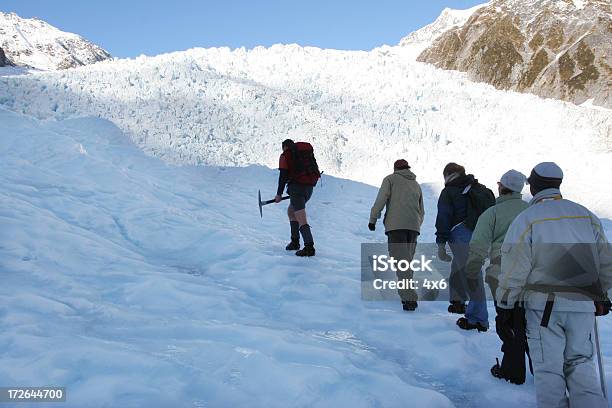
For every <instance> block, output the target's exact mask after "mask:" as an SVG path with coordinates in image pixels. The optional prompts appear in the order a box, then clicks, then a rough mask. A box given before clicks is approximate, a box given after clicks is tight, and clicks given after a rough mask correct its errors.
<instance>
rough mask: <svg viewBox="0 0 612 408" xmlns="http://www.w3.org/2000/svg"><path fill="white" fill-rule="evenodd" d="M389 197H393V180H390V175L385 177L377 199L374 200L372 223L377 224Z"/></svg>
mask: <svg viewBox="0 0 612 408" xmlns="http://www.w3.org/2000/svg"><path fill="white" fill-rule="evenodd" d="M389 197H391V181H389V177H385V179H384V180H383V182H382V184H381V186H380V189H379V190H378V195H377V196H376V201H374V205H373V206H372V209H371V210H370V224H376V220H378V219H379V218H380V214H381V213H382V210H383V208H385V206H386V205H387V201H388V200H389Z"/></svg>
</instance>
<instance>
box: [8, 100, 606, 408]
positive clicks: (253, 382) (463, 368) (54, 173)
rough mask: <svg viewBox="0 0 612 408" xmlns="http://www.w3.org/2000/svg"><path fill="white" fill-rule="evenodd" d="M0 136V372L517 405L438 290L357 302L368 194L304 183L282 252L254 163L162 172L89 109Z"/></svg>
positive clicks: (219, 397)
mask: <svg viewBox="0 0 612 408" xmlns="http://www.w3.org/2000/svg"><path fill="white" fill-rule="evenodd" d="M0 134H1V135H2V138H0V202H1V203H2V205H1V206H0V223H1V224H2V229H0V255H1V256H0V278H1V279H2V282H3V284H2V285H1V286H0V345H1V346H2V350H3V351H2V354H0V383H2V384H5V385H9V386H10V385H18V384H60V385H65V386H66V387H67V390H68V396H69V399H68V403H67V404H66V406H67V407H89V406H92V407H93V406H95V407H99V406H112V407H116V406H121V407H142V406H147V407H169V406H173V407H208V406H215V407H216V406H244V405H251V404H253V403H254V401H256V405H257V406H268V407H287V406H330V407H331V406H335V407H371V406H385V407H400V406H406V403H407V401H410V404H411V405H412V406H428V407H446V406H451V404H453V405H455V406H459V407H461V406H466V407H467V406H469V407H490V406H493V405H495V406H496V407H500V408H501V407H516V406H524V407H532V406H534V404H535V401H534V390H533V381H532V379H531V377H529V378H528V380H527V384H526V385H524V386H521V387H517V386H514V385H511V384H507V383H505V382H500V381H496V380H494V379H493V378H492V377H491V376H490V375H488V370H489V368H490V366H491V364H492V363H493V362H494V357H495V356H498V355H499V352H498V348H499V341H498V339H497V337H496V335H495V333H494V332H488V333H485V334H477V333H466V332H461V331H459V330H457V329H456V327H455V324H454V319H455V318H454V317H452V316H450V315H448V313H446V310H445V308H446V304H445V303H444V302H439V303H424V302H422V303H421V305H420V307H419V311H418V313H415V314H410V315H407V314H406V313H404V312H402V311H401V310H398V309H399V307H398V302H362V301H361V300H360V297H359V296H360V295H359V293H360V292H359V291H360V282H359V259H360V258H359V243H360V242H363V241H376V240H381V241H382V240H384V237H383V234H382V232H381V231H377V232H376V233H370V232H367V231H366V228H365V224H366V222H367V221H366V220H367V217H368V211H369V206H370V204H371V202H372V201H373V200H374V197H375V195H376V189H375V188H373V187H370V186H367V185H364V184H360V183H356V182H352V181H348V180H342V179H335V178H331V177H328V176H324V182H323V187H322V188H317V189H316V191H315V195H314V197H313V200H312V202H311V205H310V207H309V208H310V209H309V217H310V219H311V224H312V225H313V231H314V234H315V237H316V239H317V246H318V249H319V252H318V255H319V256H318V257H317V258H312V259H306V260H305V259H299V258H296V257H295V256H293V255H292V254H286V253H285V251H284V250H283V246H284V243H285V241H284V238H285V236H286V235H287V225H286V221H285V216H284V209H285V205H279V206H270V207H266V208H265V210H264V211H265V215H264V219H263V220H261V219H260V218H259V214H258V210H257V206H256V205H255V191H256V189H257V188H258V187H261V188H266V187H269V188H270V189H272V187H273V185H274V182H275V177H276V172H274V171H271V170H269V169H266V168H264V167H259V166H251V167H247V168H224V167H193V166H183V167H175V166H173V165H168V164H165V163H164V162H162V161H160V160H159V159H155V158H151V157H146V156H145V155H144V154H143V153H142V152H141V151H140V150H139V149H138V148H137V147H136V146H134V145H133V144H131V143H130V142H129V141H128V138H127V137H126V136H125V135H123V134H122V133H121V132H120V131H119V129H117V128H116V127H115V126H114V125H112V124H111V123H110V122H107V121H105V120H101V119H94V118H82V119H73V120H67V121H62V122H53V121H52V122H38V121H36V120H34V119H30V118H27V117H25V116H22V115H18V114H15V113H11V112H8V111H5V110H3V109H0ZM423 188H424V192H425V198H426V200H425V202H426V207H427V211H428V220H427V221H426V226H425V231H423V232H424V233H423V240H424V241H426V240H431V239H432V235H433V228H432V221H433V220H432V214H433V210H432V208H433V207H434V206H435V200H436V194H435V191H434V189H432V188H431V186H428V185H423ZM606 228H607V232H608V234H610V233H611V232H612V224H610V222H609V221H606ZM490 313H491V315H492V313H493V310H491V311H490ZM601 324H602V330H603V334H602V339H603V344H604V346H603V350H604V353H605V358H606V362H607V365H606V369H607V371H608V379H612V324H611V323H610V320H609V319H606V320H602V321H601ZM608 386H609V387H610V386H612V380H610V381H609V384H608ZM499 395H506V396H507V398H504V399H500V398H499Z"/></svg>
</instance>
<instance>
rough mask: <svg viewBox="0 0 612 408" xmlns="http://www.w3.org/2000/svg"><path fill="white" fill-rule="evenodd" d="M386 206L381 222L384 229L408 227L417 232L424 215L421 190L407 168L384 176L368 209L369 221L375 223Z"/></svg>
mask: <svg viewBox="0 0 612 408" xmlns="http://www.w3.org/2000/svg"><path fill="white" fill-rule="evenodd" d="M385 207H387V211H386V212H385V218H384V220H383V223H384V224H385V231H386V232H388V231H394V230H398V229H408V230H412V231H417V232H419V231H420V230H421V224H422V223H423V218H424V216H425V207H424V206H423V192H422V191H421V186H419V183H417V182H416V176H415V175H414V173H413V172H411V171H410V170H409V169H402V170H396V171H394V172H393V174H390V175H388V176H387V177H385V178H384V180H383V182H382V185H381V186H380V190H378V196H377V197H376V201H375V202H374V205H373V206H372V211H370V223H372V224H376V220H377V219H379V218H380V214H381V212H382V210H383V208H385Z"/></svg>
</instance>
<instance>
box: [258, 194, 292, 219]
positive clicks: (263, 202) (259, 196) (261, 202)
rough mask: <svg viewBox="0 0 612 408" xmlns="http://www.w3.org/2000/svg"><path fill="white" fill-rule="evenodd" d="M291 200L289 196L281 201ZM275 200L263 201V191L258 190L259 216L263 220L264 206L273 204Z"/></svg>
mask: <svg viewBox="0 0 612 408" xmlns="http://www.w3.org/2000/svg"><path fill="white" fill-rule="evenodd" d="M287 199H289V196H285V197H281V201H283V200H287ZM273 202H274V199H271V200H267V201H261V190H257V203H258V204H259V215H260V216H261V217H262V218H263V211H262V210H261V209H262V207H263V206H264V205H268V204H272V203H273Z"/></svg>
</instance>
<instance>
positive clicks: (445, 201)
mask: <svg viewBox="0 0 612 408" xmlns="http://www.w3.org/2000/svg"><path fill="white" fill-rule="evenodd" d="M452 219H453V204H452V202H451V200H450V197H449V196H448V192H447V191H446V188H444V189H443V190H442V192H441V193H440V197H439V198H438V215H437V216H436V243H437V244H446V242H447V241H448V240H449V238H450V230H451V228H452V227H453V226H452V225H451V222H452Z"/></svg>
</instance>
